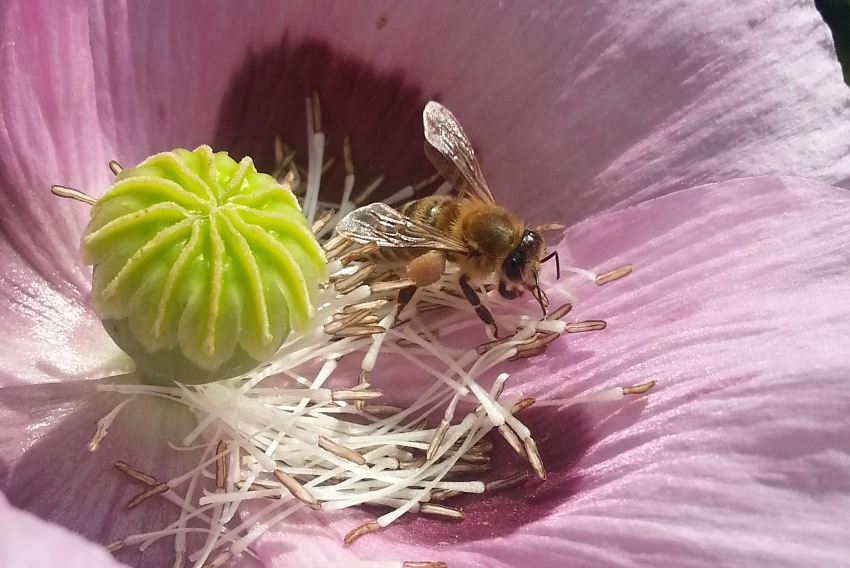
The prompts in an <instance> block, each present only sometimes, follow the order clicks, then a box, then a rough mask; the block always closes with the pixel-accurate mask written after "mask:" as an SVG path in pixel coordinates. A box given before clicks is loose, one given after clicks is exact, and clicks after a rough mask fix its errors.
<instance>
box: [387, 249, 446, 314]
mask: <svg viewBox="0 0 850 568" xmlns="http://www.w3.org/2000/svg"><path fill="white" fill-rule="evenodd" d="M445 271H446V253H445V252H443V251H439V250H432V251H428V252H426V253H425V254H423V255H421V256H418V257H416V258H414V259H413V260H411V261H410V262H409V263H408V264H407V270H406V273H405V276H406V277H407V278H412V279H413V280H415V281H416V284H414V285H413V286H408V287H407V288H402V289H401V290H399V291H398V298H397V299H396V304H397V305H396V313H395V321H394V322H393V325H398V323H399V321H401V312H403V311H404V308H405V307H406V306H407V304H409V303H410V301H411V300H412V299H413V295H414V294H415V293H416V289H417V288H421V287H422V286H428V285H430V284H433V283H434V282H436V281H437V280H439V279H440V276H442V275H443V272H445Z"/></svg>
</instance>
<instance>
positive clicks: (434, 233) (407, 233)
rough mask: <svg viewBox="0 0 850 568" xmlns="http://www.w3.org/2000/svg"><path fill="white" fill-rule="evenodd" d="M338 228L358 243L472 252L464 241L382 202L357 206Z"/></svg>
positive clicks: (461, 252) (339, 231) (338, 230)
mask: <svg viewBox="0 0 850 568" xmlns="http://www.w3.org/2000/svg"><path fill="white" fill-rule="evenodd" d="M336 230H337V232H338V233H339V234H340V235H342V236H344V237H346V238H349V239H351V240H352V241H354V242H355V243H361V244H365V243H372V242H373V243H375V244H377V245H378V246H379V247H385V248H421V249H430V250H444V251H447V252H454V253H459V254H469V249H468V248H467V246H466V245H464V244H463V243H462V242H460V241H457V240H455V239H453V238H451V237H449V236H448V235H445V234H443V233H442V232H440V231H438V230H437V229H435V228H434V227H431V226H430V225H426V224H425V223H421V222H419V221H416V220H415V219H411V218H410V217H407V216H406V215H402V214H401V213H399V212H398V211H396V210H395V209H393V208H392V207H390V206H389V205H387V204H385V203H381V202H378V203H370V204H369V205H366V206H364V207H360V208H358V209H355V210H354V211H352V212H351V213H349V214H348V215H346V216H345V217H343V219H342V221H340V222H339V224H338V225H337V226H336Z"/></svg>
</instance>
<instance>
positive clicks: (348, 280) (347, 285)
mask: <svg viewBox="0 0 850 568" xmlns="http://www.w3.org/2000/svg"><path fill="white" fill-rule="evenodd" d="M376 268H377V266H376V265H375V264H373V263H371V262H370V263H369V264H365V265H363V267H362V268H361V269H360V270H358V271H357V272H355V273H354V274H351V275H349V276H346V277H345V278H342V279H341V280H339V281H337V282H335V283H334V288H336V291H337V292H339V293H340V294H347V293H349V292H351V291H352V290H354V289H355V288H357V287H358V286H359V285H360V284H361V283H362V282H363V281H364V280H366V279H367V278H369V276H370V275H371V274H372V273H373V272H375V269H376Z"/></svg>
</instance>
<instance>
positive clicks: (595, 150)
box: [0, 1, 850, 566]
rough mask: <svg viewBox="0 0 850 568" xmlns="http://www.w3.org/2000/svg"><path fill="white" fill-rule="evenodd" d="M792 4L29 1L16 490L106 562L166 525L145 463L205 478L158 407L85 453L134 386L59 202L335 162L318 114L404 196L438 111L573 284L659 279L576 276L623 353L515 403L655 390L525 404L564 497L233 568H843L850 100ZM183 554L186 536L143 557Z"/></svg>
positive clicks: (12, 274)
mask: <svg viewBox="0 0 850 568" xmlns="http://www.w3.org/2000/svg"><path fill="white" fill-rule="evenodd" d="M785 4H786V5H784V6H782V7H778V6H776V5H775V3H773V4H772V5H771V6H770V7H768V6H767V5H762V3H756V2H752V3H750V2H747V3H740V2H721V3H717V2H712V3H710V4H709V3H691V4H689V5H687V6H681V5H678V4H677V3H674V2H666V1H663V2H651V3H634V2H632V3H628V4H622V5H605V6H602V5H598V4H596V3H592V2H587V3H581V4H575V3H573V4H570V5H569V6H561V5H550V4H546V3H542V2H541V3H536V4H533V5H531V4H523V5H522V6H518V5H517V6H513V5H502V6H495V5H494V6H477V5H476V6H473V5H469V6H454V5H449V4H440V3H437V2H428V3H417V4H415V5H411V6H404V7H403V8H401V7H399V6H396V5H384V4H381V3H377V2H376V3H368V4H358V5H357V6H356V8H355V7H354V6H349V5H342V4H335V3H314V2H313V3H306V2H305V3H287V4H286V5H279V4H278V3H273V2H269V3H252V4H251V5H250V7H246V6H244V5H241V4H231V3H225V2H221V3H217V2H203V3H198V4H196V5H192V4H185V3H180V4H172V3H165V2H163V3H144V4H141V3H126V4H125V3H114V2H91V3H87V2H69V3H65V4H63V5H62V6H56V5H54V4H52V3H48V2H36V1H33V2H30V1H27V2H10V3H8V5H6V6H4V8H3V9H2V13H0V26H2V29H3V37H4V41H3V45H2V47H0V66H2V76H3V78H4V79H3V82H2V84H0V117H2V121H0V123H1V124H2V128H0V191H2V196H3V203H4V206H3V207H2V209H0V232H2V240H0V256H2V273H0V290H2V295H3V297H4V301H3V302H2V304H0V310H2V312H0V313H2V322H1V323H0V337H2V341H0V387H2V388H0V448H2V453H1V454H0V455H2V462H0V488H2V490H3V492H4V493H5V495H6V497H7V499H8V500H9V502H10V503H11V504H12V505H14V506H16V507H18V508H20V509H24V510H27V511H30V512H32V513H35V514H36V515H37V516H39V517H41V518H42V519H46V520H48V521H52V522H55V523H58V524H59V525H62V526H65V527H67V528H69V529H71V530H72V531H74V532H77V533H79V534H82V535H83V536H85V537H87V538H88V539H90V540H93V541H95V542H99V543H101V544H103V543H106V542H108V541H110V540H111V539H114V538H116V537H120V536H122V535H124V534H131V533H135V532H141V531H145V530H152V529H154V528H156V527H159V526H163V525H164V524H166V523H167V520H170V517H169V515H168V514H167V512H166V511H165V508H164V507H163V506H162V504H161V503H160V502H158V501H156V500H151V501H148V502H146V503H143V504H142V505H141V506H140V507H139V508H138V509H137V510H135V511H133V512H131V513H128V512H127V511H126V509H125V507H126V503H127V501H128V500H129V498H130V497H131V496H132V495H133V494H134V493H135V492H136V489H135V488H134V487H132V486H130V484H128V483H127V481H126V480H125V479H124V478H123V477H121V476H120V475H119V474H118V473H117V472H115V471H114V470H113V464H114V463H115V461H117V460H120V459H126V458H127V457H128V456H129V455H132V456H134V457H136V458H137V460H138V461H137V462H135V465H136V466H138V467H139V469H143V470H147V471H157V472H158V474H161V476H162V477H163V478H168V477H169V476H171V475H176V474H178V473H182V472H184V471H186V470H187V469H190V468H192V467H194V466H195V464H197V461H198V456H197V455H196V454H193V453H192V452H174V451H171V450H169V449H168V447H167V442H169V441H175V440H179V439H182V438H183V437H184V436H185V435H186V434H187V433H188V432H189V431H191V429H192V428H193V427H194V418H193V417H192V415H191V414H189V413H188V411H186V409H185V408H183V407H181V406H180V405H176V404H172V403H168V402H163V401H158V400H141V399H140V400H138V401H135V402H134V403H133V404H131V405H129V406H128V407H127V408H126V409H125V410H124V411H122V413H121V414H120V415H119V416H118V418H117V419H116V421H115V423H114V424H113V427H112V431H111V433H110V435H109V437H108V438H107V439H106V440H105V441H104V444H103V447H102V448H101V449H100V450H99V451H98V452H96V453H94V454H88V452H86V451H85V447H86V444H87V442H88V440H89V438H90V437H91V434H92V430H93V428H94V424H95V422H96V421H97V420H98V419H100V418H101V417H103V416H104V415H106V414H107V413H109V412H110V410H111V409H112V408H114V407H115V405H116V404H117V403H118V402H119V401H120V400H121V399H120V398H119V397H116V396H115V395H114V394H110V393H104V392H99V391H97V390H96V385H97V384H99V383H102V382H103V381H102V380H100V378H101V377H107V376H110V375H113V374H116V373H120V372H124V371H126V370H128V369H130V368H131V367H132V366H131V363H130V362H129V361H128V360H127V358H126V357H124V356H123V355H122V354H121V353H120V351H118V350H117V348H116V347H114V345H112V343H111V342H110V340H109V339H108V337H107V336H106V334H105V332H104V331H103V329H102V326H101V323H100V321H99V320H98V319H97V318H96V316H95V315H94V314H93V312H92V311H91V308H90V301H89V299H88V294H89V292H90V288H91V279H90V273H89V271H88V269H87V268H86V267H84V266H83V264H82V262H81V261H80V259H79V252H78V243H79V237H80V235H81V234H82V231H83V228H84V226H85V223H86V217H87V214H88V212H87V211H86V210H85V207H83V206H81V205H80V204H77V203H69V202H64V201H59V200H57V198H55V197H54V196H52V195H50V193H49V189H48V188H49V187H50V186H51V185H52V184H56V183H58V184H62V185H67V186H73V187H77V188H80V189H83V190H85V191H87V192H89V193H91V194H93V195H99V194H100V193H101V192H102V191H103V190H105V189H106V187H107V186H108V185H109V176H108V174H109V172H108V170H107V169H106V167H105V164H106V162H107V161H108V160H110V159H115V160H117V161H118V162H120V163H122V164H136V163H139V162H140V161H142V160H143V159H144V158H145V157H146V156H148V155H151V154H154V153H156V152H160V151H164V150H170V149H172V148H176V147H186V148H194V147H196V146H198V145H200V144H205V143H206V144H210V145H211V146H212V147H214V148H215V149H216V150H226V151H229V152H230V153H231V154H232V155H234V156H235V157H237V158H238V157H241V156H242V155H251V156H253V157H254V158H255V161H256V162H257V164H258V166H259V168H260V169H263V168H266V169H268V168H271V167H273V158H274V138H275V136H276V135H282V136H283V138H284V140H285V141H286V142H287V143H288V144H290V145H291V146H292V147H293V148H294V149H295V151H296V153H298V154H299V155H304V154H305V153H306V151H305V147H306V145H305V143H304V136H303V134H302V133H303V131H304V130H305V125H304V99H305V97H307V96H309V95H310V94H311V93H312V92H314V91H315V92H317V93H318V95H319V97H320V99H321V101H322V123H323V127H324V129H325V132H326V135H327V140H328V145H327V149H326V153H327V154H328V155H334V154H340V153H341V145H342V140H343V138H344V136H345V135H346V134H347V135H350V137H351V143H352V151H353V155H354V160H355V164H356V167H357V172H358V179H363V180H366V179H371V178H372V177H374V176H377V175H378V174H379V173H382V174H383V175H384V182H383V185H382V187H383V188H385V189H384V190H383V191H384V193H383V194H381V193H378V194H376V196H377V197H381V196H386V195H388V194H389V193H390V192H392V191H395V190H396V189H398V188H400V187H402V186H404V185H406V184H408V183H411V182H413V181H417V180H419V179H422V178H423V177H427V176H428V175H430V172H431V170H430V168H429V165H428V163H427V161H426V160H425V158H424V155H423V154H422V151H421V137H422V131H421V118H420V117H421V111H422V107H423V106H424V104H425V102H426V101H427V100H428V99H431V98H438V99H440V100H441V101H442V102H443V103H444V104H445V105H446V106H448V107H449V108H451V109H452V111H453V112H454V113H455V115H456V116H457V117H458V118H459V119H460V120H461V122H462V124H463V126H464V128H465V129H466V131H467V133H468V134H469V135H470V137H471V139H472V142H473V144H474V145H475V147H476V151H477V152H478V155H479V158H480V160H481V162H482V167H483V168H484V171H485V172H486V175H487V178H488V180H489V182H490V185H491V187H492V188H493V191H494V193H495V195H496V198H497V199H498V200H499V202H500V203H501V204H503V205H505V206H507V207H509V208H511V209H513V210H515V211H517V212H518V213H519V214H521V215H522V217H523V218H524V219H525V220H526V221H528V222H529V223H532V224H533V223H538V222H539V223H542V222H548V221H557V222H562V223H564V224H567V225H569V226H570V228H569V229H568V231H567V232H566V235H565V236H564V239H563V241H561V242H560V244H558V245H557V246H556V247H555V248H556V250H558V251H559V253H560V254H561V257H562V260H566V259H569V260H570V263H571V264H572V265H575V266H580V267H584V268H588V269H591V270H604V269H606V268H608V267H613V266H617V265H618V264H624V263H632V264H634V265H635V267H636V269H635V272H634V274H632V275H631V276H629V277H628V278H627V279H624V280H623V281H621V282H618V283H617V284H616V285H612V286H606V287H603V288H599V289H595V288H594V287H593V286H590V287H589V288H585V289H582V287H581V285H580V284H575V286H576V291H575V292H574V293H576V294H578V295H580V297H581V299H582V302H581V303H580V304H579V305H578V307H577V310H580V312H581V314H582V316H586V317H601V318H604V319H605V320H606V321H607V322H608V329H606V330H605V331H604V332H602V333H595V334H583V335H579V336H575V337H572V336H571V337H569V338H568V340H567V339H565V340H561V341H558V342H555V343H554V344H552V345H551V346H550V348H549V350H548V351H547V352H546V353H545V355H543V356H540V357H538V358H534V359H530V360H528V361H524V362H522V363H515V364H514V367H511V368H510V369H509V372H510V373H511V379H510V383H509V385H510V386H509V389H521V390H522V392H523V394H524V395H530V396H534V397H535V398H537V399H538V400H539V401H541V402H543V401H545V400H546V399H560V398H565V397H568V396H571V395H574V394H583V393H587V392H594V391H598V390H600V389H604V388H605V387H607V386H611V385H626V384H640V383H642V382H647V381H651V380H655V381H658V385H657V387H656V389H655V390H653V391H651V396H648V397H643V398H640V399H635V400H632V401H629V402H624V403H619V404H618V405H615V406H613V407H608V408H603V407H581V408H579V407H570V408H568V409H558V408H557V407H546V406H542V405H541V408H540V409H539V410H536V411H535V410H534V407H532V408H531V409H529V410H528V411H526V412H529V413H530V414H529V415H528V416H529V417H528V425H529V426H530V427H531V429H532V431H533V432H534V435H535V439H536V440H537V443H538V446H539V448H540V452H541V455H542V456H543V459H544V462H545V463H546V464H547V468H548V472H549V477H548V479H546V480H545V481H543V482H539V483H538V482H534V483H529V484H528V485H527V486H523V487H521V488H515V489H513V490H511V491H508V492H504V493H500V494H498V495H495V496H493V497H492V498H489V499H486V500H477V501H476V500H469V501H468V502H465V503H464V511H465V513H466V514H467V518H466V520H464V521H463V522H462V523H455V524H447V523H445V522H440V521H433V520H430V519H420V518H416V519H413V520H407V521H404V522H400V523H399V524H397V525H394V526H391V527H389V528H388V529H387V530H385V531H383V532H381V533H377V534H372V535H367V536H365V537H363V538H362V539H361V540H359V541H358V542H357V543H355V545H353V546H350V547H344V546H343V545H342V543H341V538H342V536H343V535H344V534H345V533H346V532H347V531H348V530H349V529H350V528H351V526H354V525H356V524H357V523H359V522H363V521H364V520H368V519H369V518H371V516H370V513H369V512H366V511H353V512H346V513H340V514H334V513H321V514H313V513H310V514H307V513H304V514H297V515H294V516H293V517H292V518H290V519H289V520H288V521H287V522H286V523H285V524H281V525H278V526H276V527H275V528H273V529H272V530H271V531H269V532H268V533H266V534H265V535H264V536H263V537H261V538H260V539H259V540H258V541H257V542H256V543H255V544H254V545H253V547H252V550H253V554H254V555H255V556H253V557H252V556H249V555H247V554H243V555H241V556H239V557H237V558H236V559H234V560H233V561H232V562H233V563H234V565H237V566H249V565H253V564H254V563H260V564H261V565H264V566H283V565H297V566H322V565H336V564H341V563H343V562H348V563H350V564H352V565H360V563H362V565H364V566H377V565H387V566H391V565H392V566H398V565H400V564H401V562H403V561H405V560H411V561H413V560H422V559H424V560H443V561H446V562H448V563H449V564H450V565H467V564H476V563H478V564H486V565H488V566H526V565H531V564H537V565H541V566H556V565H562V564H563V563H565V562H569V563H570V564H571V565H580V566H585V565H586V566H591V565H631V564H636V563H640V564H653V565H656V564H657V565H665V564H676V565H682V566H707V565H716V564H724V563H725V564H731V563H733V562H734V563H748V564H756V563H759V564H767V563H770V564H773V565H779V566H782V565H787V566H796V565H800V564H817V565H830V564H838V563H840V562H842V561H843V559H844V558H846V555H847V552H848V550H847V545H846V542H847V538H846V536H847V535H846V534H845V533H844V532H843V529H842V527H843V524H842V522H841V520H842V517H843V515H842V511H843V509H844V506H843V503H844V502H845V501H846V499H847V487H848V479H847V474H846V470H847V468H846V461H847V456H848V454H850V443H848V441H847V437H846V435H845V430H846V429H845V428H844V426H845V425H846V418H845V417H846V416H847V415H848V410H850V397H848V396H847V395H846V394H845V391H846V389H843V388H842V386H843V384H844V382H846V378H847V377H848V375H850V356H848V355H847V350H846V349H844V348H843V346H844V345H846V343H847V339H848V337H850V324H848V323H847V322H848V321H850V318H848V315H850V314H848V312H849V311H850V305H849V304H848V302H847V301H846V297H847V292H848V291H850V277H848V275H847V270H846V267H847V265H848V257H850V253H849V252H848V247H847V244H846V243H847V241H848V231H847V229H846V227H847V226H848V220H850V198H848V194H847V193H846V191H845V190H844V189H841V188H840V187H835V186H842V185H846V183H847V181H846V180H847V179H848V178H850V175H848V172H850V158H848V155H850V153H848V146H850V142H848V140H850V137H848V134H850V124H849V123H848V120H847V118H848V117H847V110H846V108H847V93H846V86H844V85H843V84H842V83H841V75H840V69H839V66H838V63H837V62H836V61H835V58H834V53H833V51H832V48H831V43H830V38H829V33H828V31H827V29H826V27H825V26H824V24H823V22H822V21H821V20H820V17H819V16H818V14H817V13H816V12H815V10H814V8H812V7H810V6H801V5H798V4H795V3H792V2H787V3H785ZM774 174H776V175H774ZM332 175H333V174H331V176H332ZM753 176H762V177H753ZM735 178H746V179H735ZM725 180H732V181H725ZM330 181H331V183H332V182H333V178H332V177H331V180H330ZM575 282H576V279H573V280H569V281H564V283H562V284H558V286H573V285H574V283H575ZM570 292H571V293H573V289H572V288H570ZM392 370H393V368H392V367H388V372H391V371H392ZM401 394H403V393H401ZM577 408H579V409H577ZM532 411H534V412H533V413H532ZM4 511H6V510H5V509H4ZM7 514H10V513H7V512H4V515H7ZM11 514H15V515H17V514H19V513H11ZM4 518H5V517H4ZM45 530H50V529H45ZM45 534H46V533H45ZM21 545H22V543H21ZM4 546H6V545H4ZM11 546H20V545H19V544H18V543H15V544H13V545H11ZM66 546H68V547H76V546H77V545H75V544H67V545H66ZM172 556H173V552H172V551H171V549H170V547H169V546H166V545H165V544H164V543H163V542H160V543H157V544H155V545H153V546H152V547H151V548H149V549H148V550H147V551H145V552H144V553H140V552H138V551H136V550H133V549H125V550H122V551H120V552H119V553H118V556H117V558H118V559H119V560H121V561H122V562H126V563H128V564H130V565H137V566H145V565H161V564H163V563H166V562H171V558H172Z"/></svg>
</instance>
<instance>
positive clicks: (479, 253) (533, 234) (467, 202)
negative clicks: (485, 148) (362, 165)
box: [336, 101, 562, 337]
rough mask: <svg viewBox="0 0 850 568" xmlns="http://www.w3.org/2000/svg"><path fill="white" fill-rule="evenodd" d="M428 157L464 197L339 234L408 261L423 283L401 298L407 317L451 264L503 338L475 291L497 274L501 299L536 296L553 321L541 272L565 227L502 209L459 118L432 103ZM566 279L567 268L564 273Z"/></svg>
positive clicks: (378, 212)
mask: <svg viewBox="0 0 850 568" xmlns="http://www.w3.org/2000/svg"><path fill="white" fill-rule="evenodd" d="M422 119H423V123H424V127H425V140H426V142H425V154H426V155H427V156H428V159H429V160H431V163H432V164H434V167H435V168H436V169H437V171H438V172H439V173H440V174H441V175H442V176H443V177H444V178H445V179H446V181H448V182H449V183H450V184H451V185H452V186H453V187H454V189H455V190H456V191H457V196H448V195H433V196H430V197H425V198H422V199H417V200H414V201H410V202H408V203H405V204H404V205H402V206H401V207H399V209H398V210H396V209H393V208H392V207H390V206H388V205H386V204H384V203H380V202H378V203H372V204H369V205H366V206H365V207H360V208H359V209H355V210H354V211H352V212H351V213H349V214H348V215H347V216H346V217H345V218H343V219H342V220H341V221H340V223H339V224H338V225H337V228H336V230H337V232H338V233H339V234H341V235H343V236H345V237H347V238H348V239H350V240H352V241H354V242H355V243H360V244H365V243H369V242H374V243H375V244H377V245H378V247H379V253H378V254H379V255H380V256H381V258H383V259H385V260H404V261H408V264H407V276H408V277H410V278H412V279H413V280H415V281H416V284H415V285H414V286H410V287H409V288H406V289H404V290H401V291H400V292H399V299H398V302H399V305H400V307H399V312H398V313H400V311H401V309H402V308H403V307H404V305H405V304H407V302H409V301H410V300H411V298H412V297H413V294H414V292H415V291H416V288H417V287H422V286H427V285H429V284H433V283H434V282H436V281H437V280H439V278H440V276H441V275H442V274H443V272H444V271H445V266H446V261H447V260H448V261H452V262H454V263H456V264H457V265H458V266H459V268H460V277H459V279H458V283H459V284H460V288H461V291H462V292H463V295H464V296H465V297H466V299H467V300H468V301H469V303H470V304H471V305H472V307H473V308H474V309H475V313H476V314H478V317H479V318H481V320H482V321H483V322H484V323H485V324H487V325H488V326H490V328H491V329H492V330H493V334H494V336H496V337H498V326H497V325H496V322H495V321H494V319H493V315H492V314H491V313H490V311H489V310H488V309H487V307H486V306H484V305H483V304H482V303H481V299H480V298H479V297H478V293H477V292H476V291H475V288H474V287H475V286H478V285H480V284H481V283H482V282H484V280H486V279H487V278H488V277H490V276H491V275H494V274H495V275H497V276H498V279H499V294H501V295H502V296H503V297H505V298H508V299H513V298H515V297H517V296H518V295H520V294H522V292H523V289H526V290H529V291H530V292H531V293H532V294H533V295H534V297H535V298H536V299H537V301H538V302H539V303H540V307H541V309H542V310H543V314H544V315H545V314H546V307H547V305H548V300H547V299H546V294H544V293H543V291H542V290H541V289H540V280H539V274H540V266H541V264H542V263H543V262H545V261H547V260H549V259H550V258H552V257H553V256H554V258H555V262H556V265H558V263H559V261H558V253H557V251H555V252H553V253H552V254H550V255H548V256H546V243H545V241H544V240H543V236H542V234H541V233H542V232H543V231H545V230H549V229H557V228H562V227H561V226H560V225H557V224H550V225H544V226H540V227H537V228H535V229H530V228H528V227H527V226H526V225H525V224H524V223H523V222H522V221H520V219H519V217H517V216H516V215H515V214H514V213H512V212H511V211H509V210H507V209H505V208H504V207H500V206H499V205H497V204H496V201H495V199H493V194H492V193H491V192H490V188H489V186H488V185H487V182H486V181H485V179H484V175H483V174H482V173H481V167H480V166H479V164H478V160H477V159H476V158H475V152H474V151H473V150H472V144H471V143H470V142H469V139H468V138H467V136H466V134H465V133H464V131H463V129H462V128H461V126H460V124H459V123H458V121H457V119H456V118H455V117H454V115H453V114H452V113H451V112H450V111H449V110H448V109H447V108H446V107H444V106H443V105H441V104H440V103H437V102H434V101H431V102H429V103H428V104H427V105H426V106H425V111H424V112H423V114H422ZM557 270H558V276H559V277H560V266H557Z"/></svg>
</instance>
